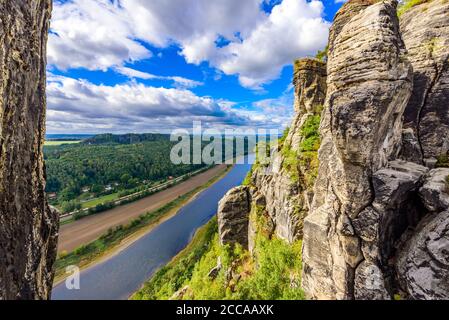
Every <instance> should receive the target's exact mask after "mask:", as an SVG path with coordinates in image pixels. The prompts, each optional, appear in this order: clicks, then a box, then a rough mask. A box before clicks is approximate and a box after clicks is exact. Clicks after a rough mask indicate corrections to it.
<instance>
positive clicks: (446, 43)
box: [401, 0, 449, 165]
mask: <svg viewBox="0 0 449 320" xmlns="http://www.w3.org/2000/svg"><path fill="white" fill-rule="evenodd" d="M401 31H402V37H403V39H404V42H405V45H406V47H407V50H408V55H407V56H408V59H409V60H410V62H411V63H412V65H413V70H414V88H413V95H412V98H411V99H410V102H409V104H408V106H407V109H406V111H405V114H404V116H405V119H404V122H405V125H404V146H403V158H404V159H406V160H409V161H414V162H417V163H423V162H425V163H426V164H428V165H433V164H435V162H436V159H437V158H438V157H440V156H442V155H445V154H447V153H448V151H449V108H448V100H447V97H448V96H449V50H448V48H449V2H447V1H445V0H433V1H427V2H424V3H422V4H420V5H416V6H414V7H413V8H411V9H410V10H408V11H407V12H405V13H404V14H403V15H402V16H401Z"/></svg>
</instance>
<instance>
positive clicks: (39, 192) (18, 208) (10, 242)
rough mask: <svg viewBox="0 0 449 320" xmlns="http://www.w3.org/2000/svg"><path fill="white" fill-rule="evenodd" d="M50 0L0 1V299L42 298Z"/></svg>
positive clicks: (45, 288)
mask: <svg viewBox="0 0 449 320" xmlns="http://www.w3.org/2000/svg"><path fill="white" fill-rule="evenodd" d="M50 14H51V1H50V0H36V1H1V2H0V23H1V27H0V69H1V70H0V74H1V75H0V300H2V299H47V298H49V297H50V292H51V288H52V284H53V270H52V268H53V263H54V261H55V258H56V242H57V232H58V215H57V212H55V211H53V210H51V209H50V208H49V206H48V204H47V201H46V199H45V192H44V189H45V179H44V178H45V168H44V160H43V155H42V148H43V144H44V131H45V107H46V100H45V87H46V80H45V79H46V77H45V75H46V43H47V33H48V28H49V20H50Z"/></svg>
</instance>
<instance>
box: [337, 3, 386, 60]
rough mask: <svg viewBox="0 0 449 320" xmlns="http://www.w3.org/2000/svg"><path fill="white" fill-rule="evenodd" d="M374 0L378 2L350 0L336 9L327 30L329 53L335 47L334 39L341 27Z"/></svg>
mask: <svg viewBox="0 0 449 320" xmlns="http://www.w3.org/2000/svg"><path fill="white" fill-rule="evenodd" d="M376 2H379V0H351V1H347V2H346V3H345V4H343V6H342V7H341V9H340V10H338V12H337V14H336V15H335V18H334V22H333V23H332V28H331V30H330V31H329V53H331V52H332V50H333V49H334V47H335V45H334V42H335V39H336V38H337V36H338V35H339V34H340V32H341V30H342V29H343V27H344V26H345V25H346V24H347V23H348V22H349V21H351V19H352V17H354V16H355V15H357V14H358V13H359V12H360V11H363V10H365V9H366V8H367V7H369V6H370V5H372V4H374V3H376Z"/></svg>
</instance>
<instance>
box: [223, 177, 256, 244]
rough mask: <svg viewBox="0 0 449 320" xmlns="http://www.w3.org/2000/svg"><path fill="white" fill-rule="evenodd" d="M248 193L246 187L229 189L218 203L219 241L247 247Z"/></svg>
mask: <svg viewBox="0 0 449 320" xmlns="http://www.w3.org/2000/svg"><path fill="white" fill-rule="evenodd" d="M249 212H250V195H249V189H248V187H245V186H241V187H236V188H234V189H231V190H230V191H228V193H226V195H225V196H224V197H223V199H221V201H220V202H219V204H218V214H217V216H218V233H219V236H220V243H221V244H222V245H226V244H235V243H238V244H240V245H241V246H242V247H243V248H245V249H248V224H249Z"/></svg>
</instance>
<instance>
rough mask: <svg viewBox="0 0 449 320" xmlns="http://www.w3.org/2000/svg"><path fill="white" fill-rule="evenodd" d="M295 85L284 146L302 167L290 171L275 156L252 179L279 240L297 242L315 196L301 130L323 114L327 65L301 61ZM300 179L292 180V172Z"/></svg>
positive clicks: (281, 158) (280, 157)
mask: <svg viewBox="0 0 449 320" xmlns="http://www.w3.org/2000/svg"><path fill="white" fill-rule="evenodd" d="M293 84H294V86H295V116H294V118H293V121H292V124H291V126H290V130H289V133H288V135H287V137H286V139H285V141H284V144H283V145H282V146H280V148H281V149H283V150H288V153H289V154H290V155H291V157H293V158H294V160H295V161H296V162H297V163H298V164H297V165H295V166H296V167H295V168H293V169H292V170H289V169H288V168H287V166H286V162H287V161H289V159H286V157H287V155H286V154H285V152H282V151H281V152H279V153H276V154H275V155H274V158H273V159H272V160H271V162H270V164H269V165H268V166H267V167H264V166H261V167H259V168H258V169H257V170H255V172H254V174H253V177H252V184H253V187H254V190H253V192H255V193H257V194H258V195H259V196H261V197H263V198H264V203H265V210H266V212H267V213H268V215H269V216H270V217H271V219H270V220H271V221H273V223H274V227H275V230H274V231H275V233H276V235H277V236H278V237H280V238H282V239H285V240H287V241H289V242H293V241H295V240H297V239H299V238H301V237H302V226H303V219H304V216H305V215H306V212H307V211H308V209H309V202H310V200H311V198H312V196H313V190H312V187H313V182H307V181H306V180H307V179H306V178H305V175H306V174H309V171H312V170H314V169H313V168H311V166H313V165H314V164H312V165H311V164H310V163H308V162H307V161H300V158H301V155H300V154H299V153H300V152H301V150H300V145H301V142H302V141H303V140H304V137H303V135H302V133H301V131H302V130H301V128H302V127H303V125H304V123H305V122H306V121H307V119H308V118H309V117H312V116H315V115H319V114H321V110H322V106H323V104H324V99H325V96H326V65H325V63H323V62H321V61H318V60H316V59H301V60H298V61H296V62H295V72H294V79H293ZM291 171H295V174H296V175H298V177H296V179H294V178H293V177H292V175H293V174H292V172H291Z"/></svg>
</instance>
